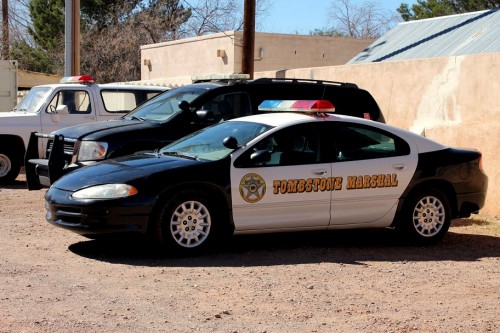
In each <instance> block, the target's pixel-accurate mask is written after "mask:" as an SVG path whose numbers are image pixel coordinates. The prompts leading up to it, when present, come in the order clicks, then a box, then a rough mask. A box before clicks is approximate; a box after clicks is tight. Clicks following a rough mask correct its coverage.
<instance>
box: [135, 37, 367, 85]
mask: <svg viewBox="0 0 500 333" xmlns="http://www.w3.org/2000/svg"><path fill="white" fill-rule="evenodd" d="M372 42H373V40H371V39H365V40H359V39H351V38H341V37H334V38H333V37H321V36H301V35H286V34H271V33H256V34H255V55H254V59H255V62H254V71H256V72H259V71H266V70H275V69H286V68H305V67H319V66H334V65H342V64H345V63H346V62H347V61H349V60H350V59H351V58H352V57H354V56H355V55H356V54H358V53H360V52H361V51H362V50H363V49H365V48H366V47H367V46H368V45H370V44H371V43H372ZM242 45H243V35H242V32H241V31H226V32H222V33H218V34H212V35H207V36H200V37H194V38H186V39H180V40H176V41H171V42H165V43H158V44H150V45H143V46H141V80H143V81H144V80H149V81H151V82H155V80H161V79H165V78H168V79H169V84H172V85H183V84H189V83H191V77H192V76H197V75H207V74H232V73H238V72H241V59H242Z"/></svg>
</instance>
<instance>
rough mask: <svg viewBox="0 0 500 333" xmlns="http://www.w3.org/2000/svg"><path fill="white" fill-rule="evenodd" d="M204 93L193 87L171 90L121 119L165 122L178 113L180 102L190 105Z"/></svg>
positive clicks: (200, 89)
mask: <svg viewBox="0 0 500 333" xmlns="http://www.w3.org/2000/svg"><path fill="white" fill-rule="evenodd" d="M205 91H206V89H204V88H201V87H193V86H186V87H181V88H177V89H173V90H170V91H167V92H165V93H163V94H160V95H158V96H156V97H154V98H152V99H150V100H149V101H147V102H146V103H144V104H142V105H140V106H139V107H137V108H136V109H135V110H133V111H132V112H130V113H128V114H127V115H126V116H124V117H123V118H124V119H139V120H150V121H157V122H165V121H167V120H168V119H170V118H171V117H173V116H174V115H175V114H177V112H179V111H180V109H179V102H180V101H186V102H189V103H190V102H192V101H193V100H194V99H195V98H196V97H198V96H200V95H201V94H203V93H204V92H205Z"/></svg>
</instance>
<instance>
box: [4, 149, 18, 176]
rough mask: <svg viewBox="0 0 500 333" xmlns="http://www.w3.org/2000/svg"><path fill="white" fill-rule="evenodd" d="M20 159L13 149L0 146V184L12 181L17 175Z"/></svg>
mask: <svg viewBox="0 0 500 333" xmlns="http://www.w3.org/2000/svg"><path fill="white" fill-rule="evenodd" d="M20 170H21V161H20V158H19V156H17V154H16V153H14V152H13V151H10V150H8V149H5V148H0V184H8V183H12V182H13V181H14V179H16V178H17V176H18V175H19V171H20Z"/></svg>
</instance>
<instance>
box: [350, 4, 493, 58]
mask: <svg viewBox="0 0 500 333" xmlns="http://www.w3.org/2000/svg"><path fill="white" fill-rule="evenodd" d="M491 52H500V9H499V8H496V9H491V10H485V11H480V12H473V13H466V14H459V15H451V16H443V17H436V18H431V19H425V20H417V21H410V22H403V23H400V24H398V25H397V26H396V27H394V29H392V30H390V31H389V32H387V33H386V34H385V35H383V36H382V37H380V38H379V39H377V40H376V41H375V42H373V43H372V44H371V45H370V46H368V47H367V48H366V49H365V50H363V52H361V53H360V54H358V55H357V56H355V57H354V58H353V59H351V60H350V61H349V62H348V64H358V63H366V62H380V61H395V60H408V59H420V58H434V57H447V56H458V55H466V54H479V53H491Z"/></svg>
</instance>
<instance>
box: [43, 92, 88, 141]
mask: <svg viewBox="0 0 500 333" xmlns="http://www.w3.org/2000/svg"><path fill="white" fill-rule="evenodd" d="M63 105H65V106H66V108H65V109H62V106H63ZM41 112H43V113H44V114H43V115H42V117H41V118H42V120H41V121H42V123H41V125H42V133H51V132H53V131H55V130H58V129H61V128H64V127H69V126H73V125H78V124H84V123H88V122H92V121H95V120H96V115H95V110H94V106H93V101H92V100H91V94H90V92H89V90H88V89H87V88H85V87H74V88H71V87H68V88H66V87H64V88H60V89H59V90H57V91H55V92H54V95H53V96H52V99H51V100H50V102H49V104H48V105H47V107H46V108H45V109H42V110H41Z"/></svg>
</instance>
